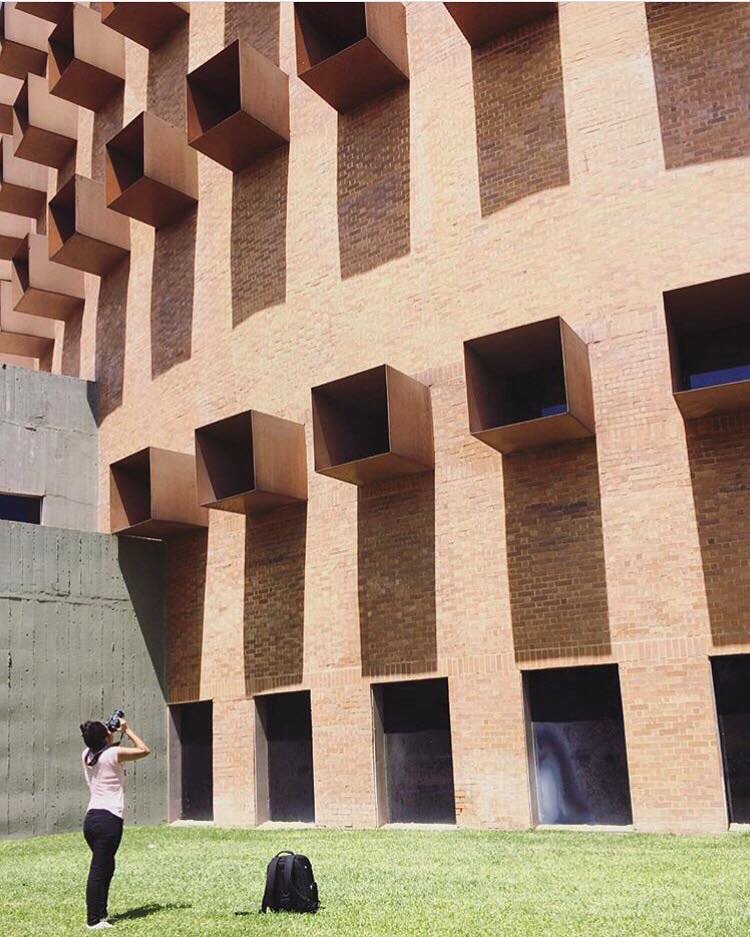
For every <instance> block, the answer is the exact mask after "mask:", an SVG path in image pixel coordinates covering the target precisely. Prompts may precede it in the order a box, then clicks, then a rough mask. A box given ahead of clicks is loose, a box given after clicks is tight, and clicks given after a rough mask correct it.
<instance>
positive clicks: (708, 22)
mask: <svg viewBox="0 0 750 937" xmlns="http://www.w3.org/2000/svg"><path fill="white" fill-rule="evenodd" d="M646 19H647V22H648V35H649V41H650V44H651V58H652V61H653V68H654V79H655V81H656V97H657V102H658V106H659V123H660V125H661V137H662V144H663V146H664V162H665V164H666V168H667V169H675V168H677V167H679V166H690V165H692V164H694V163H706V162H711V161H713V160H718V159H732V158H734V157H740V156H747V155H748V154H750V110H749V109H748V106H747V88H748V79H747V48H748V42H750V5H748V4H747V3H711V4H708V3H647V4H646Z"/></svg>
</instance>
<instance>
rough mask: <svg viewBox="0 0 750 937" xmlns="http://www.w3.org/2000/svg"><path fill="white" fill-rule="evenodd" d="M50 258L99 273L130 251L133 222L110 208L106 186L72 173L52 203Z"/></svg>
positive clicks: (49, 227) (50, 208) (49, 218)
mask: <svg viewBox="0 0 750 937" xmlns="http://www.w3.org/2000/svg"><path fill="white" fill-rule="evenodd" d="M47 230H48V238H49V255H50V259H51V260H54V261H55V262H56V263H60V264H65V265H66V266H68V267H74V268H76V269H78V270H85V271H87V272H88V273H95V274H97V275H99V276H102V275H103V274H105V273H106V272H107V271H108V270H110V269H111V268H112V267H113V266H115V264H117V263H119V262H120V261H121V260H122V259H123V258H124V257H125V256H126V255H127V254H128V252H129V251H130V223H129V221H128V219H127V218H126V217H124V216H123V215H120V214H118V213H117V212H113V211H111V210H110V209H108V208H107V205H106V196H105V192H104V185H103V183H101V182H96V181H95V180H94V179H88V178H86V177H85V176H78V175H76V176H71V178H70V179H69V180H68V181H67V182H66V183H65V185H64V186H63V187H62V189H60V191H59V192H58V193H57V195H55V197H54V198H53V199H52V200H51V201H50V203H49V212H48V216H47Z"/></svg>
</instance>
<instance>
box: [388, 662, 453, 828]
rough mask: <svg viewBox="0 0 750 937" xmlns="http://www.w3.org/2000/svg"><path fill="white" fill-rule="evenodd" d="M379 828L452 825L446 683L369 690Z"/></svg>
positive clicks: (392, 685) (409, 683) (391, 685)
mask: <svg viewBox="0 0 750 937" xmlns="http://www.w3.org/2000/svg"><path fill="white" fill-rule="evenodd" d="M372 692H373V706H374V718H375V761H376V768H377V781H378V813H379V819H380V822H381V823H455V822H456V804H455V797H454V790H453V754H452V749H451V719H450V707H449V703H448V681H447V680H446V679H439V680H410V681H406V682H403V683H382V684H378V685H375V686H373V688H372Z"/></svg>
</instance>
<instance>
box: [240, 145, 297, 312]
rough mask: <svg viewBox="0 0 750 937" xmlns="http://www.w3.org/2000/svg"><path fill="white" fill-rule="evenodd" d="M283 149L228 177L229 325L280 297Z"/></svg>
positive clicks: (285, 154) (279, 300)
mask: <svg viewBox="0 0 750 937" xmlns="http://www.w3.org/2000/svg"><path fill="white" fill-rule="evenodd" d="M288 178H289V147H288V146H282V147H279V148H278V149H275V150H273V151H272V152H271V153H268V154H266V155H265V156H264V157H262V158H261V159H260V160H258V161H256V162H254V163H253V164H252V165H250V166H248V167H247V169H245V170H243V171H242V172H238V173H235V174H234V177H233V179H232V250H231V265H232V266H231V269H232V326H233V327H234V326H237V325H239V324H240V323H242V322H244V321H245V320H246V319H249V318H250V316H252V315H253V314H254V313H256V312H260V311H261V310H262V309H267V308H268V307H269V306H276V305H278V304H280V303H283V302H284V301H285V299H286V205H287V184H288Z"/></svg>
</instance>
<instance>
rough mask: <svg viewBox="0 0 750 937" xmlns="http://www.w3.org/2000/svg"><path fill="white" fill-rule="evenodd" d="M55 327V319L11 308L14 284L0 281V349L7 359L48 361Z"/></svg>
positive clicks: (53, 340)
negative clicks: (21, 358)
mask: <svg viewBox="0 0 750 937" xmlns="http://www.w3.org/2000/svg"><path fill="white" fill-rule="evenodd" d="M56 331H57V326H56V323H55V320H54V319H46V318H43V317H41V316H30V315H28V314H27V313H25V312H17V311H16V310H15V309H14V308H13V284H12V283H11V282H10V281H9V280H2V281H0V348H1V349H2V352H3V353H4V354H7V355H19V356H21V357H24V358H34V359H37V360H42V359H45V360H50V358H51V355H52V350H53V346H54V343H55V335H56Z"/></svg>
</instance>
